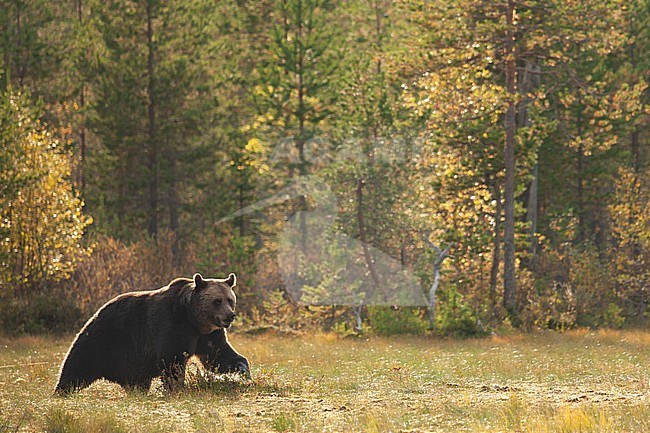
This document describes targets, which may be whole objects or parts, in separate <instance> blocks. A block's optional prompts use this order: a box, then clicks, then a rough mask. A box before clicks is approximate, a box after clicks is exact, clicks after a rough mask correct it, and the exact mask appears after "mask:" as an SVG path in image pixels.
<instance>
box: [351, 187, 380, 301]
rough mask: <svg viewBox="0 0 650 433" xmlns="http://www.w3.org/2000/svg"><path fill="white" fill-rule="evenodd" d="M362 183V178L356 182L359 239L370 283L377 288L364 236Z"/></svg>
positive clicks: (377, 280) (373, 266) (376, 279)
mask: <svg viewBox="0 0 650 433" xmlns="http://www.w3.org/2000/svg"><path fill="white" fill-rule="evenodd" d="M363 185H364V180H363V179H359V181H358V182H357V223H358V224H359V241H361V247H362V249H363V257H364V260H365V262H366V266H367V267H368V271H369V272H370V278H371V279H372V284H373V285H374V289H375V290H378V289H379V288H380V287H381V286H380V284H379V277H378V276H377V271H376V269H375V261H374V259H373V258H372V254H371V253H370V248H368V240H367V238H366V223H365V220H364V217H363Z"/></svg>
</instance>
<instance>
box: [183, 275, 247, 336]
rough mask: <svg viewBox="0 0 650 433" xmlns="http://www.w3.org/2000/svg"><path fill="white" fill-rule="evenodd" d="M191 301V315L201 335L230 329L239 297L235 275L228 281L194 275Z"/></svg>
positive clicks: (227, 279) (229, 277)
mask: <svg viewBox="0 0 650 433" xmlns="http://www.w3.org/2000/svg"><path fill="white" fill-rule="evenodd" d="M193 280H194V281H193V282H192V286H193V287H192V295H191V300H190V307H191V314H192V316H193V318H194V321H195V323H196V324H197V327H198V330H199V332H201V334H209V333H210V332H212V331H215V330H217V329H221V328H228V327H229V326H230V325H231V324H232V322H233V320H235V317H236V314H235V306H236V304H237V297H236V296H235V292H233V290H232V289H233V287H235V285H236V284H237V277H236V276H235V274H230V275H229V276H228V278H226V279H217V278H205V279H204V278H203V277H202V276H201V274H194V278H193Z"/></svg>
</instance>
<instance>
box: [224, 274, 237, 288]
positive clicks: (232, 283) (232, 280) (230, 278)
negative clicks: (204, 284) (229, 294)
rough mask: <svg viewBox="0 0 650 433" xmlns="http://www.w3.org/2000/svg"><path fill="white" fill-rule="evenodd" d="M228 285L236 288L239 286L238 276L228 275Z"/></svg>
mask: <svg viewBox="0 0 650 433" xmlns="http://www.w3.org/2000/svg"><path fill="white" fill-rule="evenodd" d="M226 283H227V284H228V285H229V286H230V287H235V286H236V285H237V275H235V274H233V273H230V275H228V279H226Z"/></svg>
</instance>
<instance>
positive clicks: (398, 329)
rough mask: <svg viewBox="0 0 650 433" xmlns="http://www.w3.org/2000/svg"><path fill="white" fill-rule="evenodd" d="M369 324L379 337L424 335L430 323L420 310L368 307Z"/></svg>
mask: <svg viewBox="0 0 650 433" xmlns="http://www.w3.org/2000/svg"><path fill="white" fill-rule="evenodd" d="M368 324H369V325H370V328H371V329H372V330H373V332H375V333H376V334H379V335H398V334H420V335H421V334H424V333H425V332H426V330H427V326H428V322H427V321H426V320H425V319H424V318H423V317H422V311H421V309H419V308H408V307H400V308H393V307H379V306H369V307H368Z"/></svg>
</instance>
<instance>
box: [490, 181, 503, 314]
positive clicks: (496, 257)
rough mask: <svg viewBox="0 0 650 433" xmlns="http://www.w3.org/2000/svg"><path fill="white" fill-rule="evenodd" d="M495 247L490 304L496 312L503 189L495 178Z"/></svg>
mask: <svg viewBox="0 0 650 433" xmlns="http://www.w3.org/2000/svg"><path fill="white" fill-rule="evenodd" d="M492 186H493V188H494V201H496V209H495V211H494V238H493V239H494V245H493V247H492V268H491V269H490V304H491V307H492V308H491V309H492V311H494V309H495V307H496V303H497V281H498V279H499V263H500V262H501V213H502V210H501V187H500V186H499V181H498V180H497V178H496V177H494V183H493V185H492Z"/></svg>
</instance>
